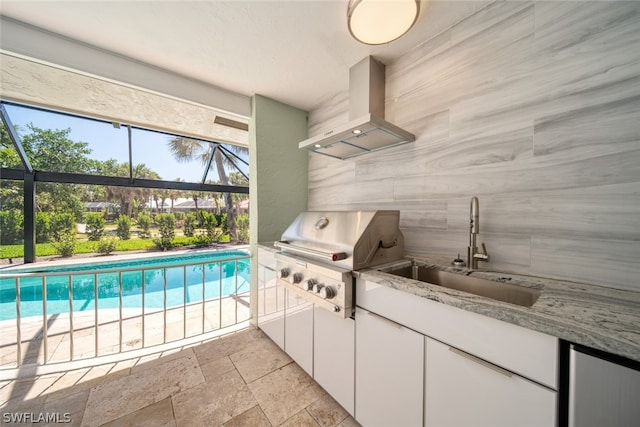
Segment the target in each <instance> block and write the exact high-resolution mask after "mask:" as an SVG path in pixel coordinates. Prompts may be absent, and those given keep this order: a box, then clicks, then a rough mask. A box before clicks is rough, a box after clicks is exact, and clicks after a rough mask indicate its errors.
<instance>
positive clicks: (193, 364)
mask: <svg viewBox="0 0 640 427" xmlns="http://www.w3.org/2000/svg"><path fill="white" fill-rule="evenodd" d="M202 383H204V377H203V375H202V372H201V371H200V367H199V366H198V362H197V360H196V358H195V356H193V355H190V356H185V357H181V358H179V359H175V360H171V361H169V362H166V363H160V364H158V365H157V366H155V367H152V368H149V369H143V370H141V371H139V372H135V373H131V374H130V375H127V376H125V377H122V378H119V379H117V380H115V381H110V382H107V383H104V384H101V385H99V386H97V387H94V388H92V389H91V392H90V393H89V400H88V402H87V409H86V411H85V416H84V420H83V425H86V426H99V425H101V424H104V423H106V422H109V421H113V420H116V419H118V418H120V417H122V416H124V415H127V414H130V413H132V412H135V411H137V410H139V409H142V408H144V407H146V406H149V405H151V404H153V403H156V402H159V401H161V400H163V399H166V398H167V397H169V396H172V395H174V394H177V393H180V392H182V391H184V390H187V389H189V388H192V387H195V386H196V385H198V384H202Z"/></svg>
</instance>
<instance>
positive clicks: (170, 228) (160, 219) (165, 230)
mask: <svg viewBox="0 0 640 427" xmlns="http://www.w3.org/2000/svg"><path fill="white" fill-rule="evenodd" d="M156 221H157V223H158V229H159V231H160V238H159V239H154V241H153V243H154V244H155V245H156V247H157V248H159V249H162V250H166V249H169V248H172V247H173V238H174V237H175V236H176V217H175V216H173V214H167V213H165V214H159V215H158V216H157V217H156Z"/></svg>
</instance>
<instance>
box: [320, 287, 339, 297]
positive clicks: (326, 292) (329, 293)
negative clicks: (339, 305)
mask: <svg viewBox="0 0 640 427" xmlns="http://www.w3.org/2000/svg"><path fill="white" fill-rule="evenodd" d="M320 296H321V297H322V298H324V299H331V298H333V297H335V296H336V290H335V289H334V288H333V286H325V287H323V288H322V289H320Z"/></svg>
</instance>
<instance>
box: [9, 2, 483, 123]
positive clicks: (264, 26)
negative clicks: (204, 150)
mask: <svg viewBox="0 0 640 427" xmlns="http://www.w3.org/2000/svg"><path fill="white" fill-rule="evenodd" d="M491 1H492V0H471V1H457V0H448V1H429V2H427V1H423V2H422V6H421V7H422V10H421V15H420V17H419V19H418V22H417V24H416V26H415V27H414V28H413V29H412V30H411V31H410V32H409V33H408V34H407V35H405V36H404V37H402V38H401V39H399V40H397V41H395V42H392V43H390V44H388V45H382V46H367V45H363V44H360V43H358V42H357V41H355V40H354V39H353V38H352V37H351V36H350V35H349V32H348V30H347V25H346V11H347V4H348V0H320V1H318V0H316V1H313V0H271V1H269V0H254V1H248V0H247V1H245V0H236V1H228V0H227V1H224V0H208V1H176V0H173V1H91V0H84V1H78V0H76V1H56V0H50V1H24V0H19V1H18V0H0V13H1V14H2V15H5V16H7V17H10V18H13V19H16V20H19V21H22V22H25V23H28V24H31V25H34V26H36V27H40V28H42V29H45V30H48V31H51V32H54V33H58V34H61V35H63V36H66V37H69V38H72V39H76V40H79V41H82V42H84V43H87V44H90V45H94V46H97V47H99V48H102V49H106V50H108V51H111V52H114V53H117V54H119V55H123V56H126V57H129V58H133V59H136V60H138V61H142V62H144V63H148V64H151V65H153V66H156V67H160V68H162V69H166V70H169V71H171V72H174V73H178V74H181V75H183V76H185V77H188V78H190V79H194V80H197V81H201V82H204V83H207V84H210V85H214V86H217V87H220V88H224V89H227V90H230V91H232V92H235V93H238V94H241V95H245V96H251V95H253V94H261V95H264V96H267V97H270V98H273V99H276V100H278V101H281V102H284V103H287V104H290V105H292V106H295V107H298V108H301V109H304V110H308V111H309V110H312V109H314V108H315V107H317V106H318V104H320V103H321V102H322V101H324V100H326V99H327V98H328V97H330V96H333V95H335V94H336V93H338V92H341V91H345V90H347V89H348V79H349V73H348V71H349V68H350V67H351V66H352V65H354V64H355V63H357V62H358V61H359V60H361V59H362V58H364V57H365V56H367V55H374V56H375V57H377V58H378V59H380V60H382V62H385V63H390V62H391V61H393V60H394V59H395V58H398V57H399V56H401V55H402V54H404V53H406V52H407V51H409V50H411V49H412V48H413V47H415V46H417V45H419V44H421V43H422V42H424V41H426V40H428V39H429V38H431V37H433V36H434V35H436V34H438V33H439V32H441V31H443V30H444V29H446V28H448V27H450V26H451V25H453V24H455V23H456V22H458V21H460V20H461V19H463V18H465V17H467V16H469V15H471V14H472V13H474V12H475V11H477V10H479V9H481V8H482V7H484V6H485V5H486V4H488V3H490V2H491Z"/></svg>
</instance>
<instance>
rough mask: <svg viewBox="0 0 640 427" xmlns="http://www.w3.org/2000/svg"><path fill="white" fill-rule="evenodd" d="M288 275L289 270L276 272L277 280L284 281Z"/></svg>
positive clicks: (282, 269)
mask: <svg viewBox="0 0 640 427" xmlns="http://www.w3.org/2000/svg"><path fill="white" fill-rule="evenodd" d="M288 275H289V269H288V268H281V269H280V270H278V279H284V278H286V277H287V276H288Z"/></svg>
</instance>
